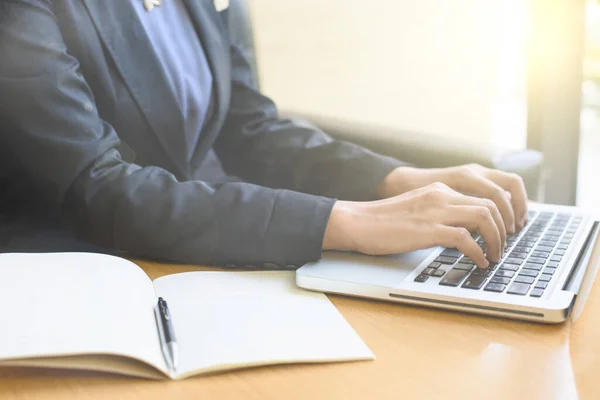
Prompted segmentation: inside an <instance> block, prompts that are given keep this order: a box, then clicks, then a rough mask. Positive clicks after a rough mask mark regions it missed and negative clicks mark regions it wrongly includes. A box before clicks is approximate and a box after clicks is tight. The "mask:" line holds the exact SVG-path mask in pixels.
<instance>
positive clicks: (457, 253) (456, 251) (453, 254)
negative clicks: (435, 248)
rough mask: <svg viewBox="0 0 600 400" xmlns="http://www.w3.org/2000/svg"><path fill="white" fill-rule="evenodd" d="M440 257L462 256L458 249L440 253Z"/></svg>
mask: <svg viewBox="0 0 600 400" xmlns="http://www.w3.org/2000/svg"><path fill="white" fill-rule="evenodd" d="M440 255H441V256H446V257H454V258H458V257H460V256H462V255H463V254H462V253H461V252H460V251H459V250H458V249H445V250H444V251H442V253H441V254H440Z"/></svg>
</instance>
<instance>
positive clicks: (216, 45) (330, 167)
mask: <svg viewBox="0 0 600 400" xmlns="http://www.w3.org/2000/svg"><path fill="white" fill-rule="evenodd" d="M139 1H142V0H139ZM185 1H186V4H187V6H188V9H189V13H190V15H191V17H192V20H193V21H194V24H195V26H196V29H197V32H198V35H199V38H200V40H201V41H202V43H203V46H204V50H205V52H206V55H207V58H208V60H209V63H210V67H211V70H212V73H213V75H214V82H215V83H214V87H213V93H214V102H213V103H214V107H213V109H212V110H211V111H210V116H209V119H208V120H207V123H206V125H205V127H204V129H203V130H202V132H198V135H199V140H198V141H196V140H195V139H196V138H186V137H185V136H184V135H183V134H182V132H183V130H182V123H183V116H182V112H181V110H180V109H179V107H178V105H177V102H176V100H175V97H174V94H173V93H174V90H173V88H172V87H170V86H169V83H168V81H167V79H165V76H164V74H163V71H161V69H160V64H159V62H157V60H156V59H155V58H154V55H153V52H152V51H151V49H150V47H149V46H150V42H149V40H148V39H147V38H146V37H145V36H144V30H143V29H142V28H141V27H140V26H139V24H138V22H136V17H135V14H134V10H133V9H132V5H131V2H130V1H129V0H128V1H122V0H54V1H52V0H2V2H0V153H1V159H0V163H1V165H2V170H3V171H5V175H6V174H10V177H9V178H10V181H11V182H12V183H11V185H16V186H19V187H20V188H21V189H22V190H23V193H25V196H26V197H27V198H28V200H31V199H35V203H36V206H35V208H36V209H37V210H43V214H45V215H46V216H51V218H52V219H56V220H57V221H60V223H61V224H62V226H64V227H67V228H68V229H69V230H70V231H71V232H73V233H74V234H75V235H77V236H78V237H80V238H83V239H85V240H86V241H89V242H92V243H96V244H98V245H101V246H104V247H107V248H112V249H119V250H124V251H128V252H131V253H133V254H136V255H139V256H145V257H150V258H159V259H167V260H173V261H182V262H190V263H219V264H260V263H274V264H278V265H290V264H296V265H299V264H302V263H304V262H306V261H308V260H314V259H317V258H319V257H320V255H321V245H322V239H323V235H324V231H325V227H326V224H327V220H328V217H329V213H330V211H331V208H332V205H333V203H334V201H335V200H333V199H334V198H340V199H348V200H366V199H369V198H371V197H372V195H373V191H374V188H375V186H376V185H377V184H378V183H380V182H381V180H382V179H383V178H384V176H385V175H386V174H387V173H389V172H390V171H391V170H392V169H393V168H394V167H397V166H399V165H401V164H400V163H399V162H398V161H396V160H392V159H390V158H386V157H382V156H379V155H376V154H374V153H372V152H370V151H368V150H365V149H363V148H360V147H357V146H355V145H352V144H350V143H346V142H341V141H334V140H332V139H330V138H329V137H328V136H326V135H325V134H323V133H322V132H320V131H318V130H316V129H313V128H307V127H304V126H299V125H297V124H295V123H293V122H291V121H289V120H284V119H280V118H279V116H278V114H277V110H276V107H275V105H274V104H273V102H272V101H271V100H269V99H268V98H266V97H264V96H262V95H261V94H260V93H258V92H257V91H256V90H255V89H254V88H253V85H252V77H251V71H250V68H249V66H248V64H247V62H246V60H245V59H244V57H243V56H242V55H241V53H240V52H239V51H238V49H237V48H236V47H235V46H233V45H231V44H230V42H229V38H228V27H227V15H226V13H227V11H223V12H221V13H219V12H217V11H216V9H215V7H214V5H213V2H212V1H211V0H189V1H188V0H185ZM315 95H318V93H316V94H315ZM193 143H197V145H195V146H194V145H192V144H193ZM6 171H10V172H6ZM0 182H2V181H0ZM4 185H5V187H4V188H3V190H4V193H6V192H7V191H9V190H10V188H8V189H7V186H8V184H6V183H5V184H4ZM21 189H20V190H21Z"/></svg>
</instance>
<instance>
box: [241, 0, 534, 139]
mask: <svg viewBox="0 0 600 400" xmlns="http://www.w3.org/2000/svg"><path fill="white" fill-rule="evenodd" d="M524 3H526V2H524V1H522V0H484V1H482V0H453V1H447V0H418V1H417V0H396V1H393V0H381V1H367V0H250V4H251V10H252V14H253V20H254V24H255V30H256V35H257V36H256V41H257V48H258V52H259V66H260V73H261V79H262V84H263V91H264V92H266V94H268V95H269V96H271V97H273V98H274V99H275V100H276V101H277V103H278V104H279V105H280V108H282V109H287V110H289V109H292V110H298V111H306V112H312V113H317V114H324V115H332V116H338V117H343V118H348V119H354V120H359V121H364V122H371V123H377V124H381V125H386V126H398V127H402V128H405V129H415V130H418V131H427V132H435V133H441V134H446V135H451V136H453V137H456V138H464V139H469V140H483V141H490V142H492V143H496V142H506V141H507V137H508V138H510V137H512V139H510V140H508V141H509V142H510V143H508V146H507V147H522V146H523V145H524V132H523V130H522V128H523V126H522V125H524V121H523V120H522V118H523V116H524V115H523V113H522V109H521V107H520V104H521V103H522V100H523V96H524V94H523V92H524V91H523V85H522V81H521V79H520V75H519V73H520V72H522V71H521V70H520V68H522V67H523V65H522V64H523V63H522V60H521V59H519V57H522V46H521V47H519V40H520V38H522V30H523V20H524V18H525V14H524V5H523V4H524ZM515 99H516V100H518V101H521V103H519V102H518V101H517V103H515V102H514V101H513V100H515ZM507 109H508V112H506V110H507ZM498 110H500V111H498ZM502 124H505V125H502ZM506 130H509V131H510V132H508V133H506ZM374 134H376V132H375V133H374ZM511 135H512V136H511Z"/></svg>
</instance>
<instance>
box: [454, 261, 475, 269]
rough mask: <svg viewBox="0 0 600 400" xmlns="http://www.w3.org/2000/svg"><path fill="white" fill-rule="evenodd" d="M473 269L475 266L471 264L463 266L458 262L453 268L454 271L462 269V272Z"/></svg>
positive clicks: (463, 264)
mask: <svg viewBox="0 0 600 400" xmlns="http://www.w3.org/2000/svg"><path fill="white" fill-rule="evenodd" d="M473 268H475V266H474V265H473V264H465V263H463V262H459V263H458V264H456V265H455V266H454V269H462V270H465V271H470V270H472V269H473Z"/></svg>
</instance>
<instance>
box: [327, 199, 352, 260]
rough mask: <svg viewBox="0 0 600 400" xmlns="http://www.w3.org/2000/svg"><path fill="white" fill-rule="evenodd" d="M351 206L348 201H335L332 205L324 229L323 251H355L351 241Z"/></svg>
mask: <svg viewBox="0 0 600 400" xmlns="http://www.w3.org/2000/svg"><path fill="white" fill-rule="evenodd" d="M353 204H354V203H353V202H349V201H336V203H335V204H334V205H333V209H332V210H331V215H330V216H329V221H328V222H327V227H326V228H325V236H324V238H323V250H355V245H354V240H353V239H352V231H353V229H352V225H353V219H352V207H353Z"/></svg>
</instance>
